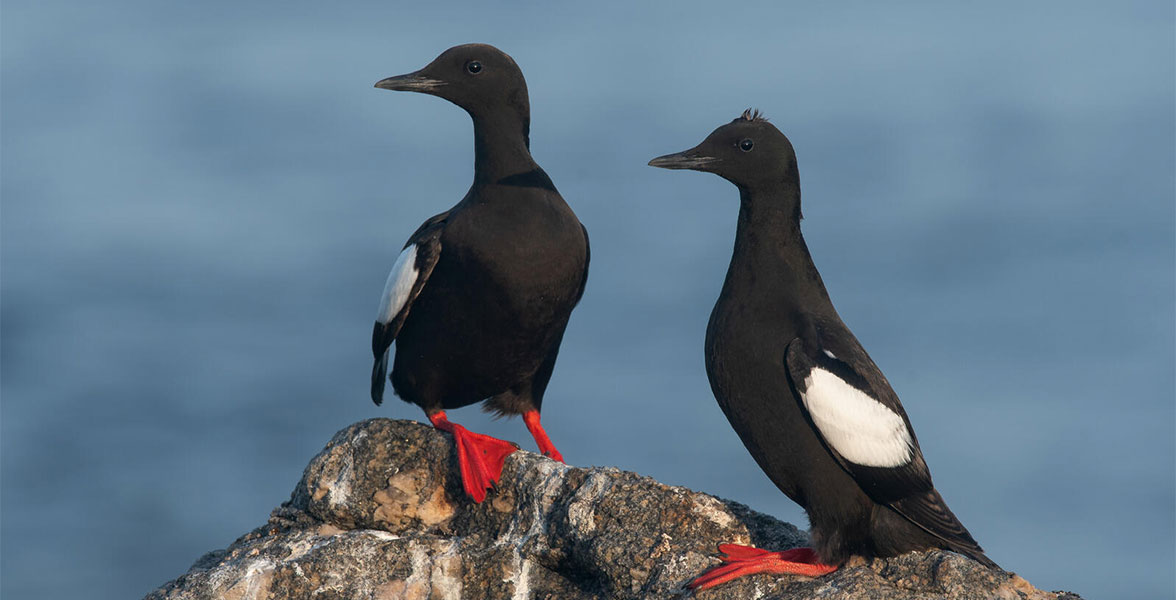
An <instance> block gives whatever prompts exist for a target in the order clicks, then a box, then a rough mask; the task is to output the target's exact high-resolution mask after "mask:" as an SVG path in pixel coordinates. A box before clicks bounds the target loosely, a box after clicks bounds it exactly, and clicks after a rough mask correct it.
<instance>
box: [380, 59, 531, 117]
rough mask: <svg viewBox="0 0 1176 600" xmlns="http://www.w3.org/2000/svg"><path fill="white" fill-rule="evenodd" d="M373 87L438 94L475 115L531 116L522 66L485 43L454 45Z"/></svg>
mask: <svg viewBox="0 0 1176 600" xmlns="http://www.w3.org/2000/svg"><path fill="white" fill-rule="evenodd" d="M376 87H378V88H382V89H385V90H401V91H408V92H423V93H425V94H432V95H434V96H440V97H441V98H445V99H446V100H448V101H450V102H452V103H454V104H456V105H458V106H460V107H462V108H464V109H465V110H466V112H468V113H470V115H471V116H472V117H474V118H475V119H477V118H479V117H482V116H485V115H488V114H492V113H502V112H504V111H506V112H509V113H513V114H515V115H518V116H521V117H522V119H523V121H524V122H526V121H528V120H529V119H530V113H531V107H530V102H529V101H528V99H527V82H526V80H524V79H523V72H522V70H520V69H519V66H518V65H517V64H515V61H514V59H513V58H511V57H510V56H509V55H507V54H506V53H505V52H503V51H501V50H499V49H498V48H495V47H494V46H490V45H487V44H463V45H461V46H454V47H453V48H450V49H448V50H446V51H445V52H442V53H441V55H440V56H438V57H437V58H435V59H433V62H431V63H429V64H427V65H425V67H424V68H423V69H421V70H419V71H414V72H412V73H408V74H406V75H399V76H397V77H389V78H387V79H382V80H380V81H379V82H377V83H376Z"/></svg>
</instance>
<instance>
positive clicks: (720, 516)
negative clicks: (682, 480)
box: [693, 494, 735, 528]
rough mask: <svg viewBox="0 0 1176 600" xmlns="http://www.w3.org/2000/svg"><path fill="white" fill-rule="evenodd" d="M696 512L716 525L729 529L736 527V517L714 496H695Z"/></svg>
mask: <svg viewBox="0 0 1176 600" xmlns="http://www.w3.org/2000/svg"><path fill="white" fill-rule="evenodd" d="M693 500H694V506H693V508H694V512H696V513H698V514H699V515H701V516H703V517H706V518H707V519H709V520H710V521H711V522H712V523H714V524H715V525H718V526H719V527H723V528H727V527H734V526H735V517H733V516H731V513H730V512H728V511H727V507H726V506H725V505H724V504H723V503H722V502H719V500H718V498H715V497H713V496H704V495H702V494H694V498H693Z"/></svg>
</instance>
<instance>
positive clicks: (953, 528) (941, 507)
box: [890, 488, 1000, 569]
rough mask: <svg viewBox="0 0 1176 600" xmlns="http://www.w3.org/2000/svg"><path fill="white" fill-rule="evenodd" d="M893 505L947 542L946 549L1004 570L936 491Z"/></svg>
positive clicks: (905, 515)
mask: <svg viewBox="0 0 1176 600" xmlns="http://www.w3.org/2000/svg"><path fill="white" fill-rule="evenodd" d="M890 506H891V508H893V509H894V510H895V512H897V513H898V514H900V515H902V516H903V517H905V518H906V519H907V520H909V521H910V522H912V523H914V524H915V525H917V526H919V528H920V529H922V530H924V531H926V532H927V533H929V534H931V535H933V536H935V537H936V538H938V539H939V540H941V541H943V542H944V546H945V547H946V548H948V549H950V550H952V551H953V552H958V553H960V554H963V555H964V556H967V557H969V558H972V559H973V560H975V561H976V562H979V563H980V564H982V565H984V566H986V567H989V568H993V569H999V568H1000V567H999V566H998V565H997V564H996V563H995V562H992V559H990V558H988V557H987V556H985V555H984V549H983V548H981V547H980V544H978V543H976V540H975V539H974V538H973V537H972V534H971V533H969V532H968V530H967V528H965V527H964V525H963V523H960V520H959V519H958V518H956V516H955V514H954V513H952V512H951V509H950V508H948V507H947V503H946V502H944V500H943V496H940V495H939V492H938V491H936V490H935V488H931V489H930V490H928V491H926V492H923V493H921V494H916V495H914V496H908V497H906V498H903V499H901V500H896V501H893V502H891V503H890Z"/></svg>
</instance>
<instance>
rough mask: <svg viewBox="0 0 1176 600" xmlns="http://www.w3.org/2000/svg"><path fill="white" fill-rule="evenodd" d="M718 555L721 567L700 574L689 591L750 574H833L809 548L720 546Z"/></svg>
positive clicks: (835, 568)
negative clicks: (772, 549)
mask: <svg viewBox="0 0 1176 600" xmlns="http://www.w3.org/2000/svg"><path fill="white" fill-rule="evenodd" d="M719 552H723V553H725V554H726V556H724V557H722V560H723V564H721V565H719V566H717V567H715V568H713V569H711V570H709V571H707V572H706V573H703V574H702V575H701V576H700V577H699V578H698V579H695V580H694V581H691V582H690V586H689V587H690V589H692V590H705V589H707V588H712V587H715V586H716V585H722V584H724V583H727V582H728V581H731V580H732V579H738V578H740V577H743V576H744V575H751V574H753V573H775V574H777V575H805V576H808V577H820V576H821V575H827V574H829V573H832V572H833V571H836V570H837V567H834V566H831V565H826V564H822V563H821V562H819V561H818V559H817V553H816V552H813V549H812V548H794V549H792V550H785V551H783V552H770V551H768V550H760V549H759V548H752V547H751V546H740V545H739V544H722V545H721V546H719Z"/></svg>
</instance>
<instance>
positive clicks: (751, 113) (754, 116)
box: [736, 108, 768, 122]
mask: <svg viewBox="0 0 1176 600" xmlns="http://www.w3.org/2000/svg"><path fill="white" fill-rule="evenodd" d="M739 118H740V119H743V120H744V121H752V122H755V121H767V120H768V118H767V117H765V116H764V114H763V113H761V112H760V110H759V109H758V108H749V109H747V110H745V111H743V114H742V115H740V116H739ZM738 120H739V119H736V121H738Z"/></svg>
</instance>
